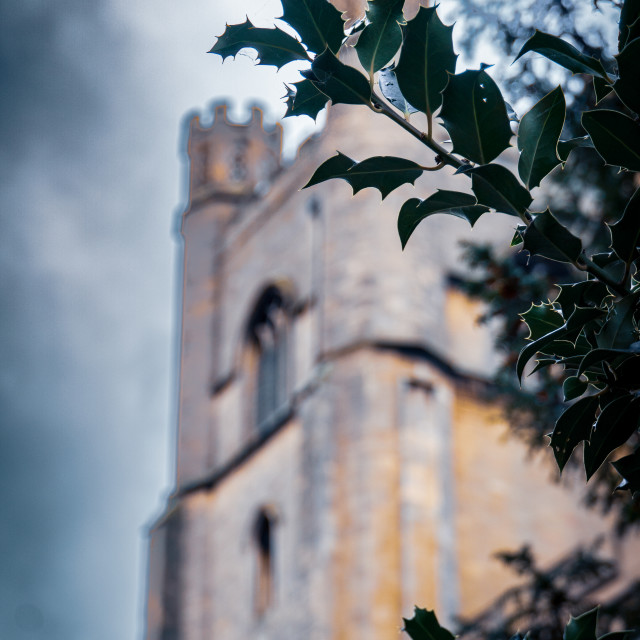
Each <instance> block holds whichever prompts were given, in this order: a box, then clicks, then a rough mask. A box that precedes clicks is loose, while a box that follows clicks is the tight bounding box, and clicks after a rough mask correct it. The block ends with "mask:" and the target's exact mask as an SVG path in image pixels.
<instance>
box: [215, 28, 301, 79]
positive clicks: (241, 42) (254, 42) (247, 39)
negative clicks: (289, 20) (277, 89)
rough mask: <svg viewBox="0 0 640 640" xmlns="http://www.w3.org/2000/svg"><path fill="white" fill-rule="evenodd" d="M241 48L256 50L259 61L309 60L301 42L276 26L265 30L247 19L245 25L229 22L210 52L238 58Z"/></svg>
mask: <svg viewBox="0 0 640 640" xmlns="http://www.w3.org/2000/svg"><path fill="white" fill-rule="evenodd" d="M242 49H255V50H256V51H257V53H258V60H257V63H258V64H262V65H273V66H275V67H278V69H280V67H283V66H284V65H285V64H288V63H289V62H294V61H296V60H309V56H308V55H307V52H306V51H305V49H304V47H303V46H302V44H301V43H300V41H298V40H296V39H295V38H294V37H293V36H290V35H289V34H288V33H285V32H284V31H282V30H281V29H278V28H277V27H276V28H275V29H262V28H259V27H254V26H253V24H251V21H250V20H249V19H248V18H247V20H246V21H245V22H243V23H242V24H232V25H228V26H227V28H226V29H225V32H224V33H223V34H222V35H221V36H220V37H219V38H218V39H217V40H216V43H215V44H214V45H213V47H211V49H210V50H209V53H217V54H218V55H219V56H221V57H222V59H223V60H226V59H227V58H228V57H230V56H232V57H235V56H236V55H237V54H238V52H240V51H242Z"/></svg>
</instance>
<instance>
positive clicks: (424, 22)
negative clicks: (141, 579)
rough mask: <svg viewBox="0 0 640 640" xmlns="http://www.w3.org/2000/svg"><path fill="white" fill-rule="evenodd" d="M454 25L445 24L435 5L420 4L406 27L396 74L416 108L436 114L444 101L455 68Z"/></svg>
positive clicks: (410, 101) (401, 86)
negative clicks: (444, 93)
mask: <svg viewBox="0 0 640 640" xmlns="http://www.w3.org/2000/svg"><path fill="white" fill-rule="evenodd" d="M452 31H453V27H447V26H445V25H444V24H443V23H442V22H441V21H440V18H439V17H438V14H437V13H436V9H435V7H428V8H427V7H420V9H419V11H418V13H417V15H416V17H415V18H414V19H413V20H409V22H408V23H407V26H406V28H405V36H404V42H403V44H402V51H401V53H400V61H399V63H398V68H397V69H396V74H397V77H398V84H399V86H400V90H401V92H402V95H403V96H404V97H405V98H406V99H407V101H408V102H409V103H410V104H412V105H413V106H414V107H415V108H416V109H419V110H420V111H422V112H423V113H426V114H433V113H435V111H436V110H437V109H438V108H439V107H440V105H441V104H442V95H441V94H442V90H443V89H444V88H445V87H446V85H447V82H448V79H449V74H454V73H455V70H456V59H457V57H458V56H457V55H456V53H455V52H454V50H453V39H452V35H451V34H452Z"/></svg>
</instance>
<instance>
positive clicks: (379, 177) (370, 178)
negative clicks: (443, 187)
mask: <svg viewBox="0 0 640 640" xmlns="http://www.w3.org/2000/svg"><path fill="white" fill-rule="evenodd" d="M421 175H422V167H421V166H420V165H419V164H416V163H415V162H412V161H411V160H407V159H406V158H396V157H394V156H375V157H373V158H367V159H366V160H363V161H362V162H356V161H355V160H352V159H351V158H349V157H348V156H345V155H344V154H342V153H340V152H338V155H337V156H333V158H329V159H328V160H327V161H326V162H323V163H322V164H321V165H320V166H319V167H318V168H317V169H316V171H315V173H314V174H313V176H311V179H310V180H309V182H307V184H305V185H304V187H302V188H303V189H306V188H307V187H311V186H313V185H315V184H318V183H320V182H324V181H325V180H331V179H332V178H341V179H342V180H346V181H347V182H348V183H349V184H350V185H351V187H352V189H353V193H354V195H355V194H356V193H358V191H361V190H362V189H366V188H367V187H375V188H376V189H378V191H380V193H381V194H382V199H383V200H384V198H386V197H387V196H388V195H389V193H391V192H392V191H393V190H394V189H397V188H398V187H399V186H401V185H403V184H407V183H409V184H413V183H414V182H415V181H416V179H417V178H419V177H420V176H421Z"/></svg>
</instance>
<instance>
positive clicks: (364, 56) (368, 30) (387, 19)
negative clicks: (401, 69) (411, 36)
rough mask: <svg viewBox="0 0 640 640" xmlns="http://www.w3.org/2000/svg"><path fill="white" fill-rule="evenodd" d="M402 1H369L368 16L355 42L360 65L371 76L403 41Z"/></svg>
mask: <svg viewBox="0 0 640 640" xmlns="http://www.w3.org/2000/svg"><path fill="white" fill-rule="evenodd" d="M403 5H404V0H369V10H368V11H367V19H368V21H369V23H368V24H367V26H366V27H365V28H364V30H363V31H362V33H361V34H360V37H359V38H358V42H357V44H356V47H355V48H356V53H357V54H358V58H359V59H360V64H361V65H362V66H363V67H364V69H365V71H366V72H367V73H369V75H370V76H373V74H374V73H375V72H376V71H378V70H379V69H381V68H382V67H384V65H385V64H387V63H388V62H389V61H390V60H391V59H392V58H393V56H395V55H396V53H397V52H398V49H399V48H400V45H401V44H402V29H401V27H400V25H401V24H406V21H405V19H404V15H403V14H402V6H403Z"/></svg>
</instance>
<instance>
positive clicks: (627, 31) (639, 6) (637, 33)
mask: <svg viewBox="0 0 640 640" xmlns="http://www.w3.org/2000/svg"><path fill="white" fill-rule="evenodd" d="M638 37H640V0H624V2H623V4H622V9H621V10H620V25H619V36H618V51H622V50H623V49H624V47H625V45H626V44H627V42H631V40H634V39H635V38H638Z"/></svg>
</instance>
